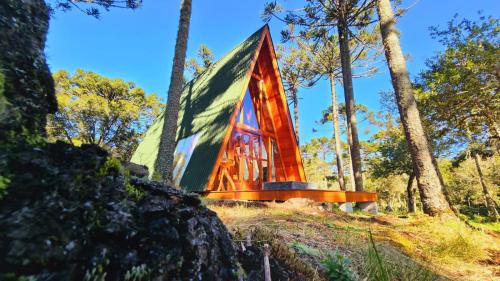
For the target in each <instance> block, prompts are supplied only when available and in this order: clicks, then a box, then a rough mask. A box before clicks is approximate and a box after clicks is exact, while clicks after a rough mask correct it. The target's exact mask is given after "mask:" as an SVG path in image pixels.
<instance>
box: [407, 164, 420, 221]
mask: <svg viewBox="0 0 500 281" xmlns="http://www.w3.org/2000/svg"><path fill="white" fill-rule="evenodd" d="M414 179H415V172H411V174H410V177H409V178H408V185H407V186H406V196H407V197H408V201H407V202H408V213H415V210H416V209H417V206H416V204H415V197H414V194H413V181H414Z"/></svg>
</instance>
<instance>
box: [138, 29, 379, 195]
mask: <svg viewBox="0 0 500 281" xmlns="http://www.w3.org/2000/svg"><path fill="white" fill-rule="evenodd" d="M177 124H178V129H177V133H176V135H177V147H176V153H175V160H174V161H175V168H174V181H175V182H176V184H177V185H178V186H180V187H181V188H183V189H185V190H188V191H194V192H201V193H203V194H204V195H206V196H207V197H209V198H218V199H245V200H287V199H289V198H295V197H306V198H311V199H313V200H316V201H325V202H346V201H347V202H349V201H351V202H354V201H356V202H366V201H375V200H376V194H374V193H367V192H362V193H359V192H342V191H333V190H317V189H310V185H308V184H307V183H306V178H305V174H304V169H303V166H302V160H301V156H300V150H299V147H298V145H297V141H296V137H295V132H294V130H293V126H292V121H291V118H290V113H289V111H288V106H287V102H286V97H285V92H284V89H283V85H282V81H281V77H280V73H279V69H278V64H277V60H276V54H275V52H274V47H273V43H272V40H271V36H270V33H269V28H268V26H267V25H266V26H264V27H262V28H261V29H260V30H258V31H257V32H255V33H254V34H252V35H251V36H250V37H249V38H247V39H246V40H245V41H243V42H242V43H241V44H239V45H238V46H237V47H236V48H234V49H233V50H232V51H230V52H229V53H228V54H226V55H225V56H224V57H222V58H221V59H220V60H219V61H218V62H217V63H214V64H213V65H212V66H210V67H209V68H208V69H207V70H205V72H203V73H202V74H201V75H199V76H198V77H196V78H195V79H193V80H192V81H190V82H189V83H188V84H187V85H186V86H185V88H184V90H183V93H182V96H181V109H180V113H179V119H178V123H177ZM162 127H163V115H161V116H159V118H158V119H157V120H156V121H155V122H154V124H153V125H152V126H151V127H150V128H149V130H148V131H147V132H146V134H145V137H144V140H143V141H142V142H141V144H140V145H139V147H138V148H137V150H136V151H135V153H134V155H133V156H132V160H131V161H132V162H134V163H136V164H142V165H146V166H147V167H148V169H149V172H150V175H152V174H153V173H154V166H155V161H156V158H157V154H158V147H159V143H160V135H161V130H162Z"/></svg>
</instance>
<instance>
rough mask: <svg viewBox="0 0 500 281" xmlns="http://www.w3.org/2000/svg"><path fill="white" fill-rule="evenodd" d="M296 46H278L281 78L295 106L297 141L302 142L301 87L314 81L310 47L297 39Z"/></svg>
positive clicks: (287, 94) (307, 85)
mask: <svg viewBox="0 0 500 281" xmlns="http://www.w3.org/2000/svg"><path fill="white" fill-rule="evenodd" d="M296 43H297V46H296V47H288V48H286V47H284V46H283V45H281V46H279V48H278V59H279V62H280V64H281V78H282V79H283V84H284V87H285V93H286V96H287V98H288V100H289V101H290V102H291V104H292V106H293V117H294V128H295V136H296V138H297V143H298V144H299V143H300V130H299V95H298V93H299V89H300V88H307V87H310V86H311V85H312V84H313V83H314V82H313V79H314V72H313V67H312V58H311V56H310V53H308V52H307V50H308V47H307V46H306V44H305V43H304V42H302V41H300V40H299V41H297V42H296Z"/></svg>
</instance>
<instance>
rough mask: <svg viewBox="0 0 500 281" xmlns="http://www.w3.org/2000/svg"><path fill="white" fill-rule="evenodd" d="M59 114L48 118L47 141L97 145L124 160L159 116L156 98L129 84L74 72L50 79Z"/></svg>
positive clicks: (158, 103) (56, 74)
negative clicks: (49, 139) (54, 87)
mask: <svg viewBox="0 0 500 281" xmlns="http://www.w3.org/2000/svg"><path fill="white" fill-rule="evenodd" d="M53 77H54V81H55V86H56V97H57V102H58V104H59V110H58V111H57V112H56V113H55V114H54V115H52V116H50V118H49V122H48V125H47V129H48V130H47V131H48V135H49V137H50V138H53V139H58V140H63V141H66V142H69V143H72V144H75V145H80V144H83V143H88V144H97V145H99V146H101V147H103V148H106V149H108V150H110V151H111V152H112V153H113V154H114V155H115V156H117V157H119V158H121V159H124V160H128V159H129V158H130V156H131V153H132V152H133V151H134V149H135V148H136V146H137V145H138V142H139V141H140V139H141V135H142V133H144V132H145V130H146V128H147V127H149V125H151V123H152V122H153V120H154V119H155V118H156V116H158V114H159V113H160V107H161V103H160V101H159V100H158V98H157V96H156V94H150V95H147V94H146V93H145V92H144V90H143V89H141V88H139V87H137V86H136V85H135V84H134V83H133V82H126V81H124V80H122V79H112V78H107V77H103V76H101V75H99V74H96V73H94V72H91V71H85V70H82V69H78V70H76V71H75V73H74V74H73V75H71V74H69V73H68V72H67V71H65V70H60V71H58V72H56V73H55V74H54V75H53Z"/></svg>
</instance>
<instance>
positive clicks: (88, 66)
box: [46, 0, 500, 143]
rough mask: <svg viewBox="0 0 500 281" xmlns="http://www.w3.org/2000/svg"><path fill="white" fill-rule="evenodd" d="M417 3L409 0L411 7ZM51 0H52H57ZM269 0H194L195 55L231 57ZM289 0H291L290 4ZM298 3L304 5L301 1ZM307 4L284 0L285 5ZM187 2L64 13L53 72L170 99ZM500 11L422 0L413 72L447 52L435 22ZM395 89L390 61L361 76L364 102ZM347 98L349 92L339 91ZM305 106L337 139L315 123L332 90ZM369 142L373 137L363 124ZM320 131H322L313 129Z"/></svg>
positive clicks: (52, 45)
mask: <svg viewBox="0 0 500 281" xmlns="http://www.w3.org/2000/svg"><path fill="white" fill-rule="evenodd" d="M415 1H417V0H410V1H405V2H404V5H403V6H405V5H410V4H412V3H414V2H415ZM49 2H50V1H49ZM265 2H266V1H257V0H255V1H253V0H252V1H235V0H219V1H205V0H193V13H192V18H191V27H190V35H189V43H188V51H187V56H188V57H193V56H195V55H196V51H197V48H198V46H199V45H200V44H202V43H203V44H206V45H208V46H209V47H210V48H211V49H212V51H213V53H214V55H215V56H216V57H221V56H223V55H224V54H225V53H226V52H228V51H229V50H231V49H232V48H233V47H234V46H235V45H236V44H238V43H239V42H241V41H242V40H244V39H245V38H246V37H248V36H249V35H250V34H252V33H253V32H254V31H255V30H257V29H258V28H260V27H261V26H262V25H263V22H262V20H261V19H260V14H261V12H262V8H263V6H264V3H265ZM282 2H283V1H282ZM297 2H298V4H297ZM300 2H302V1H284V4H285V6H286V5H287V4H290V3H293V6H300ZM179 3H180V1H177V0H175V1H166V0H144V1H143V6H142V7H141V8H139V9H137V10H135V11H131V10H123V9H114V10H111V11H109V12H103V13H102V15H101V18H100V19H95V18H92V17H89V16H86V15H83V14H82V13H81V12H79V11H76V10H73V11H70V12H61V11H56V12H55V13H54V15H53V17H52V20H51V24H50V29H49V34H48V41H47V48H46V53H47V57H48V61H49V65H50V68H51V70H52V71H57V70H59V69H66V70H68V71H70V72H73V71H74V70H75V69H77V68H82V69H85V70H90V71H94V72H97V73H99V74H101V75H104V76H108V77H114V78H122V79H125V80H129V81H133V82H135V83H136V84H137V85H138V86H140V87H142V88H144V89H145V90H146V92H147V93H157V94H158V95H159V96H161V97H163V98H164V99H165V100H166V93H167V90H168V83H169V80H170V70H171V68H172V58H173V54H174V44H175V36H176V32H177V24H178V18H179V6H180V4H179ZM478 10H482V11H483V12H484V14H485V15H494V16H496V17H498V16H499V14H500V1H498V0H474V1H471V0H420V1H417V4H416V5H415V6H414V7H413V8H412V9H411V10H410V11H409V12H408V13H407V14H406V15H405V16H404V17H403V18H402V19H401V20H400V21H399V23H398V29H399V30H400V32H401V43H402V48H403V51H404V52H405V53H407V54H409V55H410V60H409V61H408V69H409V71H410V73H411V75H412V76H415V75H417V74H418V73H419V72H420V71H421V70H422V69H424V68H425V60H426V59H428V58H430V57H432V56H433V55H435V54H436V53H437V52H439V51H441V50H442V49H443V48H442V46H440V45H439V43H438V42H436V41H435V40H433V39H431V38H430V35H429V31H428V27H429V26H435V25H440V26H445V24H446V23H447V22H448V21H449V20H450V19H451V18H452V17H453V15H454V14H456V13H458V14H459V15H460V17H467V18H476V17H477V11H478ZM270 28H271V33H272V36H273V40H274V43H275V44H277V43H279V41H280V34H279V32H280V31H281V29H282V25H281V24H280V23H279V22H277V21H271V23H270ZM388 90H392V86H391V84H390V77H389V73H388V69H387V67H385V66H384V65H382V67H381V68H380V71H379V72H378V74H376V75H375V76H372V77H369V78H360V79H356V80H355V81H354V91H355V99H356V102H357V103H362V104H365V105H367V106H368V107H369V108H370V109H371V110H374V111H377V110H379V108H380V106H379V94H378V93H379V92H381V91H388ZM337 92H338V93H339V95H340V96H339V100H340V101H343V95H342V89H341V88H338V89H337ZM300 95H301V96H302V99H301V100H300V105H299V110H300V114H299V118H300V130H301V131H300V134H301V142H302V143H303V141H308V140H310V139H311V138H312V137H317V136H322V135H327V136H331V134H332V130H331V126H330V125H325V126H318V125H316V124H315V121H317V120H319V119H320V117H321V112H322V111H323V109H325V108H326V107H327V106H328V104H330V93H329V87H328V84H327V83H326V81H320V82H319V83H318V84H317V85H316V86H315V87H314V88H312V89H307V90H302V91H301V92H300ZM360 127H361V128H360V130H359V133H360V136H361V138H362V139H366V138H368V137H369V134H367V133H365V132H364V125H363V124H361V126H360ZM313 128H315V129H316V130H317V132H315V133H313Z"/></svg>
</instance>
